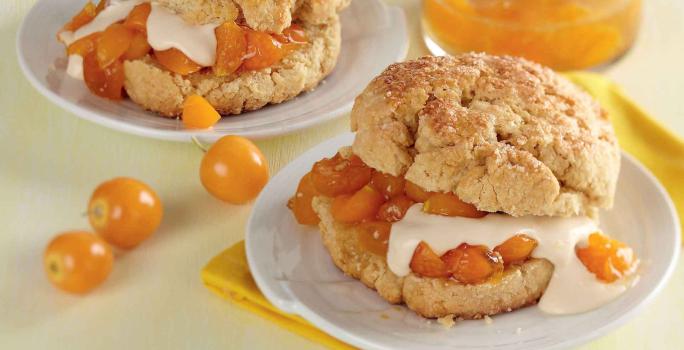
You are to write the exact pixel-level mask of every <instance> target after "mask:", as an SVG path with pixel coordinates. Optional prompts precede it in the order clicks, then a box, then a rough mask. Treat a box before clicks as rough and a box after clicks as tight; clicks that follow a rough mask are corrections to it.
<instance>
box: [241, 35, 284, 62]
mask: <svg viewBox="0 0 684 350" xmlns="http://www.w3.org/2000/svg"><path fill="white" fill-rule="evenodd" d="M246 34H247V54H246V55H245V60H244V62H243V63H242V67H243V68H244V69H245V70H259V69H263V68H267V67H270V66H272V65H274V64H275V63H277V62H278V61H280V60H281V59H282V58H283V56H285V50H283V47H282V44H281V43H280V42H279V41H278V40H276V39H274V38H273V37H272V36H271V35H270V34H268V33H264V32H257V31H254V30H251V29H247V30H246Z"/></svg>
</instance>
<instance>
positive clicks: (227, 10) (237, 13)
mask: <svg viewBox="0 0 684 350" xmlns="http://www.w3.org/2000/svg"><path fill="white" fill-rule="evenodd" d="M157 2H159V3H160V4H161V5H163V6H165V7H167V8H169V9H171V10H173V11H174V12H176V13H178V14H179V15H181V16H182V17H183V18H184V19H185V20H186V21H187V22H189V23H194V24H206V23H211V22H227V21H239V22H241V23H243V24H245V25H247V26H249V27H250V28H252V29H254V30H258V31H265V32H271V33H280V32H282V31H283V29H285V28H287V27H289V26H290V24H292V21H293V20H299V21H301V22H304V23H310V24H322V23H326V22H328V21H329V20H330V19H331V18H333V17H335V16H337V13H338V12H339V11H340V10H342V9H343V8H344V7H346V6H347V5H349V3H350V2H351V0H157Z"/></svg>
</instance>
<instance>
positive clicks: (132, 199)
mask: <svg viewBox="0 0 684 350" xmlns="http://www.w3.org/2000/svg"><path fill="white" fill-rule="evenodd" d="M163 214H164V208H163V207H162V203H161V200H159V197H158V196H157V194H156V193H155V192H154V190H153V189H152V188H151V187H150V186H148V185H146V184H144V183H142V182H140V181H138V180H135V179H131V178H126V177H119V178H115V179H112V180H109V181H106V182H103V183H102V184H100V185H99V186H97V188H96V189H95V191H94V192H93V195H92V196H91V197H90V202H89V203H88V220H89V221H90V225H91V226H92V227H93V229H95V232H97V233H98V234H99V235H100V237H102V238H103V239H104V240H105V241H107V242H109V243H110V244H112V245H114V246H116V247H119V248H122V249H130V248H133V247H135V246H137V245H138V244H140V242H142V241H144V240H145V239H147V238H148V237H150V236H151V235H152V234H153V233H154V232H155V231H156V230H157V228H158V227H159V224H161V220H162V216H163Z"/></svg>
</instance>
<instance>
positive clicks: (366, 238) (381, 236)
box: [356, 221, 392, 256]
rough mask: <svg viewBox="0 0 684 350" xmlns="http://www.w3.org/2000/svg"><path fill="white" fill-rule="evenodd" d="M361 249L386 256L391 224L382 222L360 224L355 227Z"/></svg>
mask: <svg viewBox="0 0 684 350" xmlns="http://www.w3.org/2000/svg"><path fill="white" fill-rule="evenodd" d="M356 228H357V230H358V231H357V232H358V233H357V234H358V235H359V236H358V238H359V243H360V244H361V248H363V249H364V250H366V251H369V252H371V253H373V254H377V255H381V256H385V255H387V247H388V244H389V237H390V232H391V231H392V224H390V223H389V222H384V221H368V222H362V223H360V224H358V225H357V226H356Z"/></svg>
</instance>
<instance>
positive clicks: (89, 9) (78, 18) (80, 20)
mask: <svg viewBox="0 0 684 350" xmlns="http://www.w3.org/2000/svg"><path fill="white" fill-rule="evenodd" d="M95 16H97V7H95V4H93V3H92V2H91V1H88V2H87V3H86V4H85V6H83V8H82V9H81V11H80V12H79V13H77V14H76V15H75V16H74V17H73V18H71V21H69V23H67V24H65V25H64V27H62V30H61V31H60V32H73V31H76V30H78V28H81V27H83V26H84V25H86V24H88V23H90V21H92V20H93V19H94V18H95Z"/></svg>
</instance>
